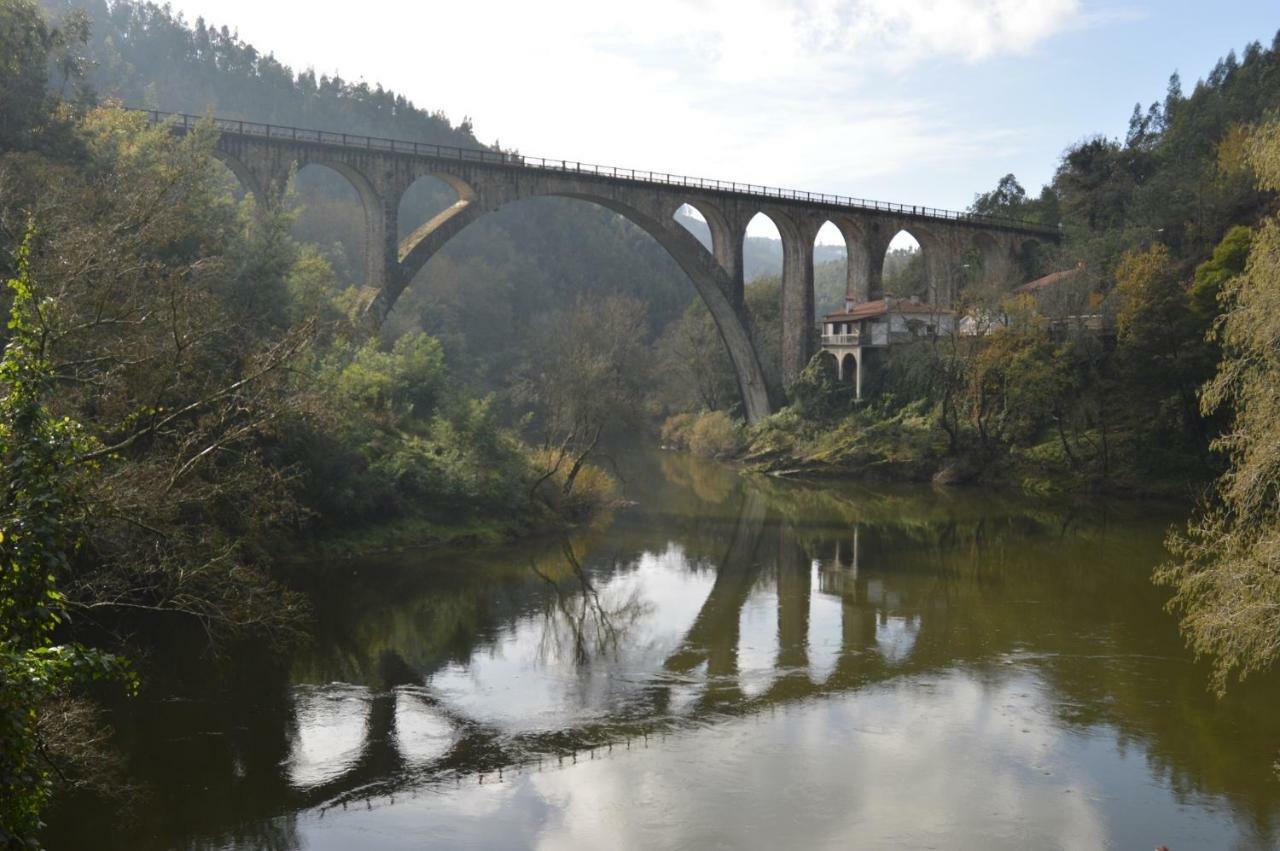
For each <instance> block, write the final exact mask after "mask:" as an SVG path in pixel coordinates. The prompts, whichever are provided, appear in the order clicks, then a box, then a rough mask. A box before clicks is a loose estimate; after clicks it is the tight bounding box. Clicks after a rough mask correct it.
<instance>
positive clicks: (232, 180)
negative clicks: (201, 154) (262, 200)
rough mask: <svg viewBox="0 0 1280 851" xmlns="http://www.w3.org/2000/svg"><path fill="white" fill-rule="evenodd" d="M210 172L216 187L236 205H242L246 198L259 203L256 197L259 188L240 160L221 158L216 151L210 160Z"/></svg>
mask: <svg viewBox="0 0 1280 851" xmlns="http://www.w3.org/2000/svg"><path fill="white" fill-rule="evenodd" d="M209 172H210V175H211V176H212V178H213V181H214V185H215V186H216V187H217V188H218V189H219V190H221V191H222V192H223V193H225V194H226V195H227V196H228V197H230V198H231V199H232V200H233V201H235V203H237V204H241V203H243V202H244V200H245V199H246V198H252V199H253V200H254V203H257V202H258V198H257V197H256V193H257V189H258V187H257V186H256V184H255V182H254V179H253V175H251V174H250V173H249V170H248V169H247V168H245V166H244V164H243V163H241V162H240V161H239V160H237V159H233V158H231V157H226V156H219V154H218V152H217V151H215V152H214V155H213V156H212V157H210V158H209Z"/></svg>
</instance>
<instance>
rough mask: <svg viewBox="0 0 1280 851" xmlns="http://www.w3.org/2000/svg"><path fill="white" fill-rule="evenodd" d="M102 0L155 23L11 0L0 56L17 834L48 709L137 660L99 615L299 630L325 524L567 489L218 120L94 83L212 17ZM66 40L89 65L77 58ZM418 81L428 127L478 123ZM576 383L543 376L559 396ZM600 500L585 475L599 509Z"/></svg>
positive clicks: (461, 522)
mask: <svg viewBox="0 0 1280 851" xmlns="http://www.w3.org/2000/svg"><path fill="white" fill-rule="evenodd" d="M91 11H93V14H94V16H95V18H94V22H95V25H96V24H98V23H101V20H100V16H102V15H109V16H110V17H111V20H112V21H114V22H115V23H114V25H116V26H120V27H123V28H124V29H125V30H127V31H128V32H129V33H130V37H129V38H121V39H119V40H115V39H112V38H111V37H110V33H111V30H110V27H108V28H107V30H108V32H107V35H106V37H104V36H103V33H102V31H101V30H94V33H95V35H94V41H93V43H92V44H91V45H89V48H86V45H85V43H84V39H85V38H87V34H88V29H87V27H86V26H85V25H84V24H85V19H83V18H82V17H80V16H75V15H72V16H68V17H65V18H63V25H62V26H61V27H60V28H52V27H50V26H49V25H48V24H47V23H46V22H45V20H44V19H43V18H42V17H41V15H40V14H39V13H38V11H37V10H36V8H35V7H34V5H33V3H32V2H31V0H0V22H2V23H3V24H4V27H3V29H2V30H0V35H2V37H3V38H4V39H5V44H6V50H8V49H10V48H12V49H13V50H14V51H15V53H14V54H13V55H12V57H11V56H10V54H8V53H6V54H5V56H4V63H3V65H2V66H0V72H2V74H3V75H2V76H0V93H3V96H0V109H2V110H3V114H2V115H0V119H2V120H0V125H2V126H3V128H4V132H5V135H4V136H3V137H2V138H0V271H3V272H4V273H5V275H6V277H11V278H12V279H13V283H12V285H11V292H10V293H9V294H8V295H6V296H5V297H4V298H3V299H2V300H0V304H3V305H4V306H6V307H7V308H8V309H9V311H10V313H11V315H12V321H11V323H10V325H9V327H8V329H7V330H6V331H4V332H3V334H0V340H3V342H4V343H5V356H4V360H3V362H2V363H0V387H3V391H4V395H3V396H2V397H0V461H2V462H3V478H2V479H0V496H3V502H0V559H2V562H0V569H2V570H0V680H3V689H2V690H0V693H2V695H3V697H2V699H0V704H2V705H0V710H2V711H3V715H2V717H0V740H2V741H0V753H2V756H0V801H2V802H3V803H2V804H0V829H2V830H3V831H4V833H3V838H4V842H5V843H9V844H13V843H22V842H34V841H35V840H34V839H33V837H34V835H35V830H36V828H37V826H38V819H39V810H40V806H41V803H42V802H43V800H44V798H45V797H46V796H47V794H48V789H49V784H48V771H49V770H50V765H51V764H52V763H51V762H50V759H51V757H50V756H49V754H50V752H51V751H52V750H57V748H56V746H53V747H51V744H52V745H56V743H49V742H45V741H43V740H42V739H41V737H40V734H39V730H40V729H41V725H42V724H44V722H45V721H46V720H47V718H46V716H48V715H49V714H50V713H55V712H57V711H58V708H57V707H58V706H59V705H61V703H62V700H61V699H62V698H64V697H66V696H68V695H75V694H80V693H82V689H81V688H80V686H83V685H84V684H85V683H87V682H88V681H90V680H92V679H93V678H95V677H103V676H126V679H127V678H128V676H127V675H126V674H125V673H124V670H123V668H122V667H121V665H122V663H120V662H118V661H117V660H116V659H115V657H112V656H110V655H106V654H103V653H100V652H94V651H90V650H88V649H85V648H82V647H79V646H78V645H76V644H75V643H74V641H75V640H76V639H77V638H78V637H80V636H83V635H88V634H93V635H95V636H98V637H99V638H100V639H101V637H102V636H112V635H118V636H126V637H127V638H123V639H121V640H120V641H118V642H117V641H116V639H107V640H110V641H112V642H113V643H118V644H120V645H121V646H124V645H126V644H129V643H130V642H144V641H145V640H146V639H145V635H146V634H147V633H148V631H151V630H155V631H156V634H159V635H165V636H170V637H172V636H173V635H175V634H178V633H180V632H181V631H183V630H188V631H191V632H193V633H195V634H197V635H203V636H207V638H208V640H209V641H210V642H211V645H210V646H218V645H222V644H225V643H226V642H230V641H236V640H240V639H242V638H252V639H254V640H255V641H257V642H259V643H262V642H265V643H266V645H267V646H273V645H275V646H279V645H281V644H285V643H289V642H292V641H294V640H295V639H296V638H298V637H299V636H300V635H301V634H302V632H303V629H304V627H305V622H306V617H307V606H306V604H305V601H304V599H303V598H302V596H301V595H300V594H298V593H295V592H294V591H292V590H290V589H289V588H288V587H287V585H286V584H285V583H284V582H283V581H282V580H281V578H280V577H279V575H278V571H276V570H275V569H274V568H273V565H275V564H277V563H278V562H279V561H280V557H281V555H282V553H285V552H289V551H293V550H295V549H297V548H298V545H299V544H300V542H310V543H311V545H313V546H316V545H323V543H324V542H335V541H336V542H339V543H341V545H344V546H345V545H348V544H352V545H362V546H363V545H370V544H373V543H376V542H378V541H405V542H413V543H422V542H425V541H431V540H437V539H444V538H451V537H456V536H458V535H466V536H468V537H472V538H474V537H496V536H507V535H511V534H515V533H520V532H525V531H529V530H531V529H533V528H535V527H539V526H543V525H546V524H549V523H556V522H561V521H562V520H563V519H564V517H565V516H566V515H567V513H568V511H567V510H566V505H565V504H564V501H555V500H538V499H536V498H534V493H533V492H534V489H535V488H536V483H537V482H539V481H541V480H542V478H541V477H542V475H543V472H544V471H543V468H542V465H543V464H544V463H545V461H546V459H545V457H544V456H543V455H541V454H539V453H537V452H535V451H533V450H532V449H530V448H529V447H527V446H526V445H525V444H524V443H522V441H521V440H520V439H519V437H518V436H517V435H516V434H515V433H513V432H512V431H510V430H509V429H508V428H506V427H504V426H503V425H502V424H501V422H500V420H499V418H498V416H497V415H496V413H495V410H494V408H495V406H494V403H493V401H492V400H491V399H488V398H478V397H476V396H474V395H472V394H470V393H468V392H467V389H466V387H465V386H463V385H462V384H460V383H459V382H458V381H456V380H454V378H453V376H452V374H451V369H450V364H449V357H448V353H447V352H446V347H445V346H444V345H443V344H442V343H441V342H440V341H439V340H437V339H435V338H433V337H431V336H428V335H427V334H425V333H423V332H422V331H420V330H413V329H410V330H408V331H406V332H405V333H403V334H401V335H399V336H398V337H396V338H395V339H394V341H393V340H390V339H386V340H384V339H383V338H382V337H379V336H378V335H377V333H376V332H375V331H373V330H372V329H370V328H368V327H367V325H366V324H365V323H364V322H363V321H362V320H361V319H360V318H359V317H358V316H353V315H352V314H351V312H350V311H349V308H350V306H351V305H352V304H353V296H352V288H351V287H350V286H348V282H346V281H344V280H343V279H342V278H341V277H340V275H339V274H338V273H337V271H335V268H334V266H333V263H332V262H331V261H330V257H331V252H329V251H327V250H325V249H324V248H322V247H316V246H312V245H308V244H306V243H305V242H302V241H300V240H299V239H298V238H297V235H296V234H297V229H296V228H294V223H295V220H296V218H297V216H298V212H297V209H296V196H291V197H290V199H288V201H287V202H286V204H285V205H284V206H282V207H279V208H271V209H256V208H255V207H254V205H253V203H252V201H237V199H236V197H235V195H234V193H233V191H232V190H231V188H230V186H229V183H228V180H227V175H226V173H225V172H224V171H223V170H222V169H221V167H220V166H218V165H217V164H216V162H215V161H214V160H213V158H212V156H211V150H212V146H213V144H214V142H215V133H214V131H213V128H212V126H211V125H207V126H202V127H201V128H200V129H199V130H197V131H196V132H194V133H191V134H187V135H184V136H182V137H178V136H174V135H173V134H171V133H170V132H169V131H168V130H167V128H165V127H163V126H149V125H148V124H147V122H146V121H145V119H144V117H143V116H141V115H140V114H138V113H131V112H127V111H123V110H120V109H118V108H115V107H113V106H110V105H108V106H94V103H93V101H94V98H93V96H92V94H91V92H90V87H89V86H88V85H87V83H86V80H85V79H84V78H82V77H80V76H78V73H79V71H81V70H83V69H85V68H90V69H92V72H91V74H90V75H89V76H90V77H91V78H92V77H94V76H95V75H96V76H97V77H98V79H99V80H101V79H102V78H101V75H102V74H104V73H106V71H104V62H103V61H102V58H101V57H102V56H103V55H104V54H102V53H99V54H98V56H99V58H98V60H97V64H92V63H86V62H85V61H83V60H84V56H83V54H84V52H85V50H86V49H90V48H91V50H90V52H92V51H94V50H96V51H102V50H107V49H108V48H113V49H118V50H120V51H122V53H121V56H122V57H124V56H132V57H133V58H135V59H136V58H139V57H138V55H137V53H136V52H142V53H145V52H146V51H148V50H153V49H157V48H158V47H160V46H161V44H162V43H163V36H162V34H163V33H165V32H167V33H169V34H170V35H174V36H175V37H176V36H181V37H183V38H189V37H191V35H192V33H191V31H190V30H189V29H187V28H185V27H184V26H182V25H181V24H180V23H177V22H175V21H174V19H173V18H172V16H171V15H170V14H169V13H168V12H167V11H165V10H159V9H156V8H154V7H136V6H132V5H130V4H124V3H121V4H115V5H113V6H111V7H110V8H109V9H108V7H106V6H105V5H103V6H98V7H95V8H94V9H93V10H91ZM166 22H169V23H172V24H173V25H174V26H173V27H171V28H168V29H166V26H165V24H166ZM139 28H140V29H139ZM201 32H202V33H203V35H204V36H210V33H209V31H208V30H202V31H201ZM215 41H218V40H217V39H215ZM193 43H194V44H197V45H198V44H199V43H200V39H199V38H196V39H195V41H194V42H193ZM218 44H219V45H220V46H219V47H218V48H217V49H214V48H210V50H212V51H213V53H212V54H211V56H213V57H216V58H213V59H212V60H211V61H210V64H209V66H208V70H209V74H210V76H211V78H212V79H213V80H215V81H220V82H226V80H227V79H229V78H233V79H241V77H244V78H245V85H246V86H247V87H249V88H252V87H253V86H257V85H261V86H263V91H271V90H272V89H271V84H268V83H266V82H264V81H263V77H264V75H265V77H267V78H271V77H272V73H274V72H272V71H271V68H272V67H273V66H272V65H271V63H270V62H266V61H248V60H247V59H246V56H248V55H249V54H248V53H246V52H245V51H246V50H248V49H247V48H245V49H242V48H243V45H240V43H239V42H238V41H237V40H236V39H234V38H232V37H230V36H226V37H224V38H222V39H221V40H220V41H218ZM197 52H198V51H197ZM160 53H161V55H170V54H167V53H166V52H165V51H163V50H162V51H160ZM237 57H238V59H237ZM206 58H207V57H206ZM233 60H234V61H233ZM240 60H244V62H241V61H240ZM121 61H122V62H125V64H126V65H129V66H130V67H133V68H135V70H136V66H134V65H133V64H132V63H131V62H126V61H125V60H124V59H123V58H122V59H121ZM157 61H160V60H157ZM164 61H170V60H164ZM245 63H247V64H245ZM50 68H54V69H58V70H61V71H62V72H64V73H65V74H66V75H67V79H68V81H69V82H68V84H67V85H65V86H63V85H57V86H55V85H53V81H50V80H49V79H48V78H47V76H46V74H45V72H46V70H47V69H50ZM33 69H35V70H33ZM188 70H189V69H188ZM112 73H118V74H120V79H124V80H132V79H134V77H133V76H132V74H133V73H134V72H130V73H125V72H124V71H123V70H120V68H116V71H115V72H112ZM138 73H146V74H150V73H157V77H156V79H160V80H165V81H167V82H168V83H170V84H173V85H182V83H181V82H175V81H180V80H182V79H186V80H187V81H188V82H190V79H191V78H189V77H188V78H182V77H181V75H176V76H175V75H165V74H162V73H158V72H157V71H156V70H155V69H152V70H150V71H142V72H138ZM278 76H279V75H277V77H278ZM286 76H288V75H286ZM280 79H284V78H283V77H281V78H280ZM277 82H279V80H277ZM281 85H285V88H287V89H288V90H289V91H294V87H296V86H297V85H299V83H298V81H297V80H296V79H295V78H293V77H291V76H288V79H287V80H286V81H285V83H281ZM59 88H60V89H62V91H63V95H62V96H59V94H58V93H57V92H58V89H59ZM246 90H247V89H246ZM194 91H196V92H199V91H201V89H200V88H199V87H198V86H197V87H196V88H195V89H194ZM363 92H364V90H363V89H361V88H360V87H349V86H346V85H345V84H343V85H335V86H334V87H331V90H330V93H329V95H328V97H329V98H330V100H331V101H332V102H333V103H338V104H348V103H360V104H364V108H366V109H369V108H371V107H369V106H368V101H367V100H366V99H365V98H364V95H363ZM277 93H278V92H277ZM370 97H372V95H370ZM374 100H376V98H374ZM390 103H391V107H393V108H394V107H396V106H397V101H396V99H394V98H392V99H391V102H390ZM399 105H400V106H403V108H404V109H405V110H406V111H407V112H410V113H412V115H415V116H417V118H416V119H415V120H418V121H421V122H422V127H421V128H420V129H422V130H423V132H424V133H426V132H427V131H428V130H431V131H432V132H439V133H444V134H448V133H463V134H464V135H465V134H466V130H465V128H461V129H459V130H456V131H455V130H450V129H449V128H448V125H447V122H443V119H439V118H438V117H437V118H431V119H429V120H428V119H426V118H423V117H422V114H421V113H417V112H414V111H413V110H412V109H411V108H410V107H408V106H407V105H403V104H402V103H401V104H399ZM366 129H375V128H372V127H370V128H366ZM632 313H634V311H632ZM626 321H627V326H628V329H630V328H631V327H632V326H633V325H634V316H633V315H629V316H627V317H626ZM548 336H550V334H549V335H548ZM632 336H633V338H634V335H632ZM643 375H644V373H643V372H640V373H637V378H636V380H641V378H640V376H643ZM551 389H552V388H550V387H547V388H542V390H541V392H540V393H539V394H538V395H537V397H536V398H533V399H531V400H529V407H532V408H534V409H535V410H538V411H540V412H542V416H543V417H544V418H546V417H548V416H549V415H548V413H547V412H548V411H550V410H551V409H552V407H553V404H552V402H551V401H549V400H550V399H551V393H550V390H551ZM560 398H561V401H563V400H564V399H565V398H569V399H570V401H572V399H571V397H568V396H565V395H564V394H562V395H561V397H560ZM556 404H559V403H556ZM587 454H588V453H586V452H582V451H579V452H577V453H576V455H575V460H574V462H573V471H574V474H573V476H571V477H569V480H568V482H567V483H566V482H561V483H560V486H561V489H562V492H563V493H564V494H566V495H567V494H569V493H570V492H572V491H573V490H574V484H575V482H574V480H575V479H576V480H577V484H578V486H579V493H581V492H584V491H591V492H593V493H597V494H600V493H605V492H606V491H607V490H608V487H607V485H608V482H607V477H603V476H602V474H601V473H600V472H599V471H598V470H596V469H594V468H592V467H590V466H589V465H588V464H587V458H586V455H587ZM595 507H596V506H595V505H591V506H588V507H586V508H584V507H583V505H582V504H581V501H580V502H579V504H578V505H577V506H575V517H576V516H581V515H582V514H583V513H585V512H586V511H587V510H588V508H595ZM380 528H386V529H388V530H390V531H388V532H387V534H386V535H385V536H382V537H379V536H378V535H377V534H375V532H376V530H378V529H380ZM395 530H403V531H402V532H396V531H395ZM352 542H354V543H352ZM72 616H74V617H72ZM55 698H57V699H59V700H58V701H55V700H54V699H55ZM44 726H45V727H46V728H47V727H48V725H47V724H44ZM62 726H63V729H66V725H62Z"/></svg>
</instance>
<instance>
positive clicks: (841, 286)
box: [813, 219, 849, 319]
mask: <svg viewBox="0 0 1280 851" xmlns="http://www.w3.org/2000/svg"><path fill="white" fill-rule="evenodd" d="M848 284H849V244H848V241H847V240H846V239H845V235H844V232H843V231H841V230H840V228H839V227H838V226H837V225H836V224H835V222H833V221H831V220H830V219H828V220H827V221H825V222H823V224H822V227H820V228H818V232H817V234H815V235H814V238H813V312H814V314H815V317H814V318H815V319H820V318H821V317H823V316H826V315H827V314H828V313H833V312H835V311H837V310H843V309H844V304H845V299H846V296H847V295H848V288H849V286H848Z"/></svg>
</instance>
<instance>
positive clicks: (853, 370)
mask: <svg viewBox="0 0 1280 851" xmlns="http://www.w3.org/2000/svg"><path fill="white" fill-rule="evenodd" d="M838 378H839V379H840V381H841V382H842V383H844V384H849V385H851V386H852V387H853V397H854V398H855V399H861V398H862V359H861V358H860V357H859V356H858V354H857V353H856V352H845V354H844V357H842V358H840V373H839V375H838Z"/></svg>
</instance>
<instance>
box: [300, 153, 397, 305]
mask: <svg viewBox="0 0 1280 851" xmlns="http://www.w3.org/2000/svg"><path fill="white" fill-rule="evenodd" d="M358 181H359V182H363V178H356V177H353V176H352V175H348V174H344V173H343V171H342V170H340V169H338V168H336V167H334V166H332V165H329V164H327V163H307V164H304V165H303V166H302V167H300V168H299V169H298V170H297V172H296V173H295V174H294V176H293V178H292V179H291V181H290V194H289V196H287V197H288V198H289V199H290V201H291V203H292V204H293V205H294V207H295V210H296V215H295V217H294V220H293V236H294V238H295V239H297V240H299V241H301V242H308V243H312V244H314V245H316V246H319V248H320V250H321V252H322V253H323V254H324V256H325V258H326V259H327V260H328V261H329V263H330V265H332V266H333V271H334V274H335V275H336V276H337V279H338V282H339V283H340V284H342V285H344V286H356V287H359V286H364V285H365V283H366V278H367V272H368V259H367V258H368V254H369V251H370V248H371V246H370V245H369V230H370V217H371V216H374V215H377V214H378V211H377V210H376V209H369V199H368V198H367V197H365V196H367V195H368V194H370V193H371V192H372V189H368V190H367V191H366V192H363V193H362V192H361V188H360V185H359V182H358Z"/></svg>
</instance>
